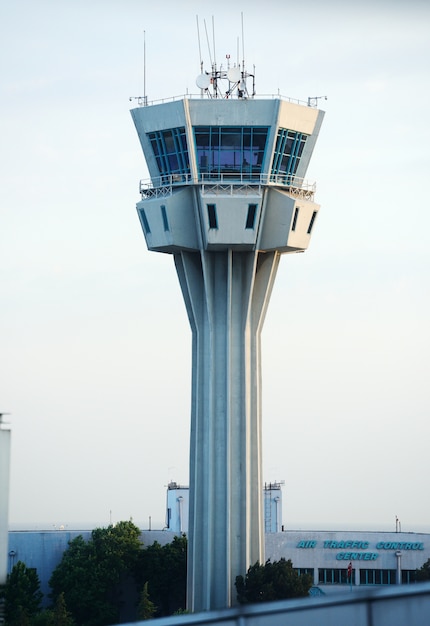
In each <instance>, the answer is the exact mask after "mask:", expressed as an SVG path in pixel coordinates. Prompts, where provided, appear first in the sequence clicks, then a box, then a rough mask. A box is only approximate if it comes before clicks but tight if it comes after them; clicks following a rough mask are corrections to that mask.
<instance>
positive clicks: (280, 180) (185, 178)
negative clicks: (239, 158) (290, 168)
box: [139, 172, 316, 197]
mask: <svg viewBox="0 0 430 626" xmlns="http://www.w3.org/2000/svg"><path fill="white" fill-rule="evenodd" d="M184 185H185V186H186V185H229V186H230V187H236V186H243V185H246V186H247V187H251V186H255V187H261V186H275V187H276V186H278V187H283V188H287V189H292V190H297V191H298V192H302V193H305V194H308V195H313V194H314V193H315V191H316V183H315V182H314V181H308V180H306V179H304V178H299V177H298V176H293V175H291V174H287V175H286V174H245V173H243V172H237V173H233V172H229V173H221V174H218V173H210V174H209V173H203V174H198V175H197V176H193V175H192V174H165V175H163V176H155V177H154V178H152V179H142V180H141V181H140V183H139V191H140V194H141V195H142V196H145V197H146V196H148V195H155V193H154V192H155V191H156V190H158V191H157V194H156V195H170V193H171V191H172V188H173V187H178V186H184ZM163 189H164V192H163Z"/></svg>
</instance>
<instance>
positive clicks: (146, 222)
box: [139, 209, 151, 235]
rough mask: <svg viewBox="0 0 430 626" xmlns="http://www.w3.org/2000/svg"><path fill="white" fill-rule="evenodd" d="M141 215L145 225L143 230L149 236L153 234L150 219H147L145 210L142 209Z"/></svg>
mask: <svg viewBox="0 0 430 626" xmlns="http://www.w3.org/2000/svg"><path fill="white" fill-rule="evenodd" d="M139 213H140V219H141V221H142V225H143V230H144V231H145V234H146V235H148V234H149V233H150V232H151V229H150V228H149V222H148V218H147V217H146V214H145V211H144V210H143V209H140V211H139Z"/></svg>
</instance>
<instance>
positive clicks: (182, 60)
mask: <svg viewBox="0 0 430 626" xmlns="http://www.w3.org/2000/svg"><path fill="white" fill-rule="evenodd" d="M262 7H264V9H263V8H262ZM241 11H244V32H245V57H246V60H247V64H248V67H249V68H250V69H251V68H252V66H253V65H255V73H256V88H257V92H258V93H259V94H276V93H280V94H283V95H285V96H289V97H292V98H298V99H301V100H304V101H306V100H307V98H308V96H325V95H327V97H328V99H327V101H325V100H320V101H319V105H320V107H321V108H323V109H324V110H325V111H326V116H325V120H324V123H323V127H322V130H321V133H320V138H319V141H318V143H317V146H316V149H315V152H314V156H313V159H312V161H311V165H310V168H309V170H308V176H307V177H308V178H309V179H311V180H316V181H317V195H316V202H318V203H319V204H320V205H321V211H320V214H319V217H318V222H317V225H316V228H315V229H314V233H313V238H312V242H311V245H310V248H309V250H308V251H307V252H306V253H305V254H304V255H292V256H284V257H283V258H282V260H281V265H280V269H279V272H278V277H277V281H276V284H275V288H274V292H273V295H272V300H271V303H270V306H269V311H268V315H267V318H266V322H265V327H264V331H263V436H264V480H265V481H274V480H284V481H285V486H284V488H283V522H284V525H285V527H286V528H328V529H330V528H339V527H342V528H344V529H358V528H362V527H366V528H369V529H371V530H372V529H377V528H378V529H379V528H382V529H385V530H395V516H396V515H397V516H398V518H399V519H400V521H401V524H402V530H405V531H406V530H425V531H427V532H430V499H429V496H428V473H429V440H430V419H429V418H430V415H429V366H428V355H429V349H430V345H429V344H430V341H429V339H430V330H429V328H430V324H429V320H430V280H429V269H430V246H429V229H430V203H429V193H428V185H429V176H430V155H429V145H430V123H429V102H430V62H429V59H430V37H429V29H430V4H429V3H428V2H427V1H423V2H418V1H413V0H412V1H411V0H408V1H406V0H405V1H404V2H395V1H391V2H389V1H387V2H378V1H373V2H369V3H363V2H354V3H352V2H351V3H348V2H338V3H334V2H317V1H315V2H312V1H310V0H301V2H291V1H290V0H268V1H267V2H264V3H261V2H258V3H257V2H255V3H254V2H246V3H241V2H236V1H235V0H230V1H229V2H219V1H218V2H216V3H209V2H203V1H202V0H199V1H194V0H191V1H180V0H176V1H173V0H166V1H164V2H163V1H162V0H160V2H158V3H156V2H149V1H148V0H39V1H38V2H34V1H33V0H13V1H12V0H6V1H5V2H3V3H2V5H1V8H0V46H1V51H0V52H1V54H0V59H1V61H0V62H1V64H2V66H1V79H0V107H1V118H0V177H1V181H0V285H1V307H0V411H5V412H6V411H8V412H10V413H11V414H12V415H11V418H10V419H11V423H12V431H13V446H12V466H11V494H10V516H9V517H10V522H11V524H12V525H17V524H19V525H23V526H27V527H29V526H32V527H33V526H34V525H37V524H40V525H42V524H43V525H45V526H49V525H60V524H64V525H67V526H68V527H70V528H71V527H73V526H74V525H76V524H77V523H78V522H87V523H89V524H97V525H106V524H108V523H109V522H110V521H111V520H112V521H118V520H122V519H130V517H132V518H133V520H134V521H135V522H136V523H138V524H140V525H141V526H142V527H144V528H147V527H148V525H149V518H150V517H151V523H152V527H153V528H154V527H157V528H161V527H162V526H163V525H164V519H165V487H166V485H167V483H168V481H169V480H175V481H177V482H179V483H185V484H188V453H189V443H188V440H189V423H190V418H189V415H190V395H191V379H190V374H191V355H190V352H191V332H190V329H189V325H188V319H187V315H186V311H185V306H184V304H183V301H182V296H181V293H180V289H179V284H178V281H177V278H176V273H175V268H174V263H173V258H172V257H171V256H169V255H163V254H156V253H150V252H148V251H147V249H146V245H145V240H144V237H143V234H142V232H141V229H140V226H139V221H138V218H137V215H136V211H135V204H136V202H137V201H138V200H139V193H138V189H139V179H141V178H145V177H147V170H146V167H145V163H144V158H143V155H142V152H141V149H140V145H139V142H138V138H137V134H136V132H135V129H134V126H133V123H132V120H131V116H130V114H129V109H130V108H131V107H133V106H136V101H132V102H130V101H129V97H130V96H139V95H143V86H144V80H143V75H144V72H143V67H144V63H143V48H144V46H143V41H144V37H143V32H144V31H145V32H146V93H147V96H148V99H149V100H155V99H160V98H166V97H169V96H177V95H180V94H184V93H186V92H189V93H196V92H197V88H196V86H195V78H196V76H197V75H198V74H199V73H200V67H199V53H198V42H197V34H196V32H197V29H196V15H199V20H200V24H201V26H202V28H203V20H204V19H206V22H207V24H208V29H211V28H212V26H211V24H212V16H214V22H215V35H216V55H217V60H218V62H222V61H223V60H224V59H225V54H227V53H229V54H231V55H232V58H233V59H235V58H236V50H237V38H238V36H239V35H240V34H241ZM202 49H203V56H204V58H205V61H206V67H207V68H209V62H208V60H209V55H208V53H207V48H206V44H205V43H204V40H203V41H202Z"/></svg>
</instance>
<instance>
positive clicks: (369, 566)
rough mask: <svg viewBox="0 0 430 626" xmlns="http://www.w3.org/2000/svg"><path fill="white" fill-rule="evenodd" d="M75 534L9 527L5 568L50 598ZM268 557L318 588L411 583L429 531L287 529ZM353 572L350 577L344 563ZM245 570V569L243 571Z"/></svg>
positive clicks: (425, 553) (146, 539) (154, 533)
mask: <svg viewBox="0 0 430 626" xmlns="http://www.w3.org/2000/svg"><path fill="white" fill-rule="evenodd" d="M178 534H180V533H177V532H173V531H171V530H167V529H166V530H144V531H142V535H141V538H142V542H143V545H144V546H149V545H152V544H153V543H154V541H157V542H158V543H159V544H160V545H165V544H166V543H170V542H171V541H173V538H174V537H175V536H176V535H178ZM78 535H82V536H83V538H84V539H85V540H86V541H88V540H89V539H90V537H91V531H78V530H76V531H71V530H50V531H10V532H9V546H8V573H10V571H11V569H12V567H13V566H14V565H15V564H16V563H17V562H18V561H23V562H24V563H25V564H26V565H27V567H31V568H35V569H36V570H37V573H38V576H39V578H40V582H41V591H42V592H43V594H44V596H45V599H44V603H45V604H47V603H49V602H48V594H49V592H50V588H49V584H48V583H49V579H50V577H51V574H52V572H53V570H54V569H55V567H56V566H57V565H58V563H59V562H60V561H61V558H62V556H63V552H64V551H65V550H66V549H67V547H68V543H69V541H71V540H73V539H74V538H75V537H77V536H78ZM265 551H266V559H270V560H271V561H272V562H273V561H278V560H279V559H281V558H284V559H291V561H292V564H293V567H294V568H295V569H296V570H297V571H298V572H299V573H301V574H310V575H311V576H312V579H313V583H314V589H313V591H314V592H315V591H317V592H318V593H323V594H330V593H334V592H346V591H350V590H351V588H353V589H357V590H358V589H360V588H361V589H363V588H369V587H379V586H386V585H396V584H403V585H405V584H406V585H407V584H414V583H415V570H416V569H418V568H421V567H422V566H423V564H424V563H425V562H426V561H427V560H428V559H430V534H427V533H409V532H408V533H403V532H369V531H367V532H363V531H350V530H348V531H317V530H316V531H303V530H286V531H284V532H276V533H274V532H268V533H266V534H265ZM350 563H351V565H352V576H351V578H350V579H349V578H348V565H349V564H350ZM245 573H246V572H243V574H245Z"/></svg>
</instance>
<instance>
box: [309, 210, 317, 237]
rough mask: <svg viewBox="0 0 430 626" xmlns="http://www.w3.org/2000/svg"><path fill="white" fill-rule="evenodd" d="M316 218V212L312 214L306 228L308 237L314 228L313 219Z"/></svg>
mask: <svg viewBox="0 0 430 626" xmlns="http://www.w3.org/2000/svg"><path fill="white" fill-rule="evenodd" d="M316 216H317V212H316V211H314V212H313V213H312V217H311V221H310V222H309V226H308V235H310V234H311V232H312V228H313V227H314V222H315V218H316Z"/></svg>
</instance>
